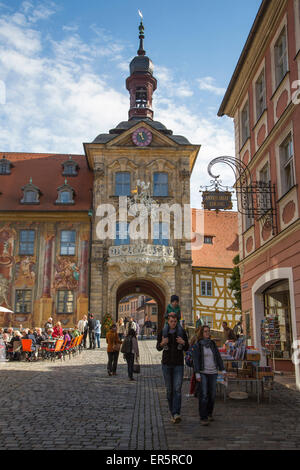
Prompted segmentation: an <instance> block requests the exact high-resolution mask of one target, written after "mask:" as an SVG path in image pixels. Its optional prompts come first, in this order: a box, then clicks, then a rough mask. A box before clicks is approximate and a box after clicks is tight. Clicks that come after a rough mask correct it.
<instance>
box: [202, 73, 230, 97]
mask: <svg viewBox="0 0 300 470" xmlns="http://www.w3.org/2000/svg"><path fill="white" fill-rule="evenodd" d="M197 82H198V86H199V89H200V90H203V91H210V92H211V93H214V94H215V95H218V96H221V95H224V93H225V92H226V89H225V88H220V87H217V86H216V85H214V83H215V79H214V78H212V77H204V78H198V79H197Z"/></svg>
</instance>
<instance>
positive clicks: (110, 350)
mask: <svg viewBox="0 0 300 470" xmlns="http://www.w3.org/2000/svg"><path fill="white" fill-rule="evenodd" d="M106 342H107V355H108V363H107V372H108V375H117V366H118V359H119V352H120V347H121V344H122V341H121V340H120V339H119V336H118V333H117V325H116V324H113V325H112V326H111V327H110V330H109V331H108V333H107V334H106Z"/></svg>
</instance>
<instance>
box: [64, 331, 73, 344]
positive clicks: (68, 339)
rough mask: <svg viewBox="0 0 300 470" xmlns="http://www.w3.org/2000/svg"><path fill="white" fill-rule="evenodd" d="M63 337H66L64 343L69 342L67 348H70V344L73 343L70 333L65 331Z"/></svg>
mask: <svg viewBox="0 0 300 470" xmlns="http://www.w3.org/2000/svg"><path fill="white" fill-rule="evenodd" d="M63 335H64V341H65V340H67V342H66V346H69V345H70V343H71V336H70V334H69V331H68V330H64V331H63Z"/></svg>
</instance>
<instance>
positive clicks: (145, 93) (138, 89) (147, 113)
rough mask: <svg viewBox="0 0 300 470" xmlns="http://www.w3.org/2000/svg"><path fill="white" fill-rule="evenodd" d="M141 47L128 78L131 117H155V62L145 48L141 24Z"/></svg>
mask: <svg viewBox="0 0 300 470" xmlns="http://www.w3.org/2000/svg"><path fill="white" fill-rule="evenodd" d="M139 31H140V35H139V39H140V47H139V50H138V51H137V54H138V55H137V56H136V57H135V58H134V59H133V60H132V61H131V62H130V66H129V69H130V76H129V77H128V78H127V80H126V88H127V90H128V91H129V93H130V109H129V119H134V118H150V119H153V110H152V95H153V93H154V91H155V90H156V87H157V81H156V78H154V77H153V63H152V61H151V60H150V59H149V57H147V56H146V52H145V50H144V37H145V36H144V25H143V22H142V21H141V24H140V26H139Z"/></svg>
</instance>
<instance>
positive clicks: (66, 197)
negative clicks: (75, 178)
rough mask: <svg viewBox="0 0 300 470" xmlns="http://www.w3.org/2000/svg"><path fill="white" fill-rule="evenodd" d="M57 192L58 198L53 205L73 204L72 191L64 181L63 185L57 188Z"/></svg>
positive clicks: (73, 192)
mask: <svg viewBox="0 0 300 470" xmlns="http://www.w3.org/2000/svg"><path fill="white" fill-rule="evenodd" d="M57 191H58V198H57V200H56V201H55V204H75V202H74V199H73V198H74V194H75V191H74V189H73V188H72V187H71V186H70V185H69V184H68V183H67V180H65V184H64V185H63V186H60V187H59V188H57Z"/></svg>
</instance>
